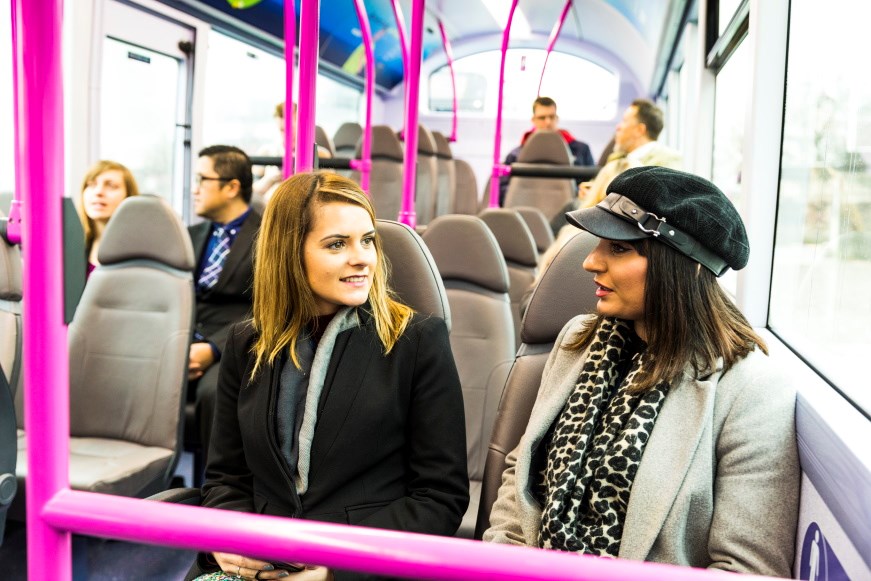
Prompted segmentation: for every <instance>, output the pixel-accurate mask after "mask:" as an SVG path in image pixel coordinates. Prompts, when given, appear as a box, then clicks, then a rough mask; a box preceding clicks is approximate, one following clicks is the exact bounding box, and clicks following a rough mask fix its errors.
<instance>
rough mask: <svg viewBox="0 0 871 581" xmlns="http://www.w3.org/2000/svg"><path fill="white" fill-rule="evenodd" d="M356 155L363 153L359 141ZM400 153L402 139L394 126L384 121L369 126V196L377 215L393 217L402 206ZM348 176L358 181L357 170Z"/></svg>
mask: <svg viewBox="0 0 871 581" xmlns="http://www.w3.org/2000/svg"><path fill="white" fill-rule="evenodd" d="M337 155H338V152H337ZM356 156H357V158H360V157H361V156H362V144H358V147H357V153H356ZM402 157H403V154H402V143H401V142H400V141H399V138H398V137H397V136H396V133H394V132H393V129H391V128H390V127H388V126H387V125H375V126H374V127H372V171H371V173H370V174H369V196H370V197H371V198H372V205H373V206H374V207H375V215H376V216H378V217H379V218H384V219H386V220H395V219H396V218H397V217H398V216H399V211H400V210H401V209H402V163H403V159H402ZM351 179H353V180H355V181H356V182H357V183H360V172H358V171H353V172H351Z"/></svg>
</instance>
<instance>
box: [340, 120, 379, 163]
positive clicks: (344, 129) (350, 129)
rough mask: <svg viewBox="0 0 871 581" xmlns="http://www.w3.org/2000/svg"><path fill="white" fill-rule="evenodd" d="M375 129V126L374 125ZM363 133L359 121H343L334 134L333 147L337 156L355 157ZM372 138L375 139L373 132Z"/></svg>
mask: <svg viewBox="0 0 871 581" xmlns="http://www.w3.org/2000/svg"><path fill="white" fill-rule="evenodd" d="M373 130H374V127H373ZM362 135H363V128H362V127H361V126H360V124H359V123H352V122H349V123H342V124H341V125H340V126H339V128H338V129H337V130H336V134H335V135H333V147H334V149H335V154H336V157H345V158H348V159H350V158H353V157H354V152H355V151H357V142H358V141H360V137H361V136H362ZM372 139H373V140H374V139H375V135H374V132H373V135H372Z"/></svg>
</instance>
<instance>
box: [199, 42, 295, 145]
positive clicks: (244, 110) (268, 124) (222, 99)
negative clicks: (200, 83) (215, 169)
mask: <svg viewBox="0 0 871 581" xmlns="http://www.w3.org/2000/svg"><path fill="white" fill-rule="evenodd" d="M284 79H285V66H284V59H283V58H279V57H277V56H275V55H272V54H269V53H267V52H265V51H263V50H260V49H257V48H254V47H252V46H250V45H248V44H245V43H243V42H241V41H239V40H236V39H234V38H231V37H229V36H227V35H226V34H223V33H221V32H218V31H216V30H212V31H211V32H210V34H209V58H208V60H207V61H206V80H205V86H206V89H205V93H204V97H203V107H204V110H203V142H202V143H203V146H204V147H205V146H209V145H214V144H217V143H222V144H225V145H235V146H236V147H239V148H241V149H242V150H244V151H245V153H247V154H248V155H264V154H263V153H258V152H263V151H264V148H269V149H270V150H272V151H276V152H278V151H282V150H283V148H284V144H283V143H282V137H281V133H280V131H279V129H278V125H277V123H276V121H275V120H274V119H273V114H274V112H275V106H276V105H277V104H278V103H280V102H282V101H284V93H285V85H284Z"/></svg>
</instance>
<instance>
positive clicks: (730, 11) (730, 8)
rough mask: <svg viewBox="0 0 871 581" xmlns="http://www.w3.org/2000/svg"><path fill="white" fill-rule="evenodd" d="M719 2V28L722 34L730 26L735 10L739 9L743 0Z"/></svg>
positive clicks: (722, 0)
mask: <svg viewBox="0 0 871 581" xmlns="http://www.w3.org/2000/svg"><path fill="white" fill-rule="evenodd" d="M718 4H719V8H718V12H717V18H718V20H719V23H718V28H719V29H720V30H719V35H722V34H723V32H725V31H726V27H727V26H729V22H730V21H731V20H732V17H733V16H734V15H735V11H737V10H738V6H740V5H741V0H720V1H719V2H718Z"/></svg>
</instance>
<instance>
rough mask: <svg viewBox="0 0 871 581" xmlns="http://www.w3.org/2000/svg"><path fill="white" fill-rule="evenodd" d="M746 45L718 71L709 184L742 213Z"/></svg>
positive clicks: (748, 78)
mask: <svg viewBox="0 0 871 581" xmlns="http://www.w3.org/2000/svg"><path fill="white" fill-rule="evenodd" d="M749 46H750V45H749V43H747V42H742V43H741V45H740V46H738V48H737V49H736V50H735V52H734V53H732V56H731V57H730V58H729V60H728V61H726V64H725V65H724V66H723V68H722V69H720V72H719V74H717V79H716V105H715V106H714V157H713V160H712V163H711V181H713V182H714V183H715V184H717V185H718V186H719V187H720V189H721V190H723V193H725V194H726V195H727V196H729V199H730V200H732V203H734V204H735V207H737V208H738V211H743V209H744V200H743V199H742V197H741V163H742V161H743V157H744V117H745V109H746V105H747V87H748V86H749V84H750V82H751V70H750V59H749V57H750V48H749Z"/></svg>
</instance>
